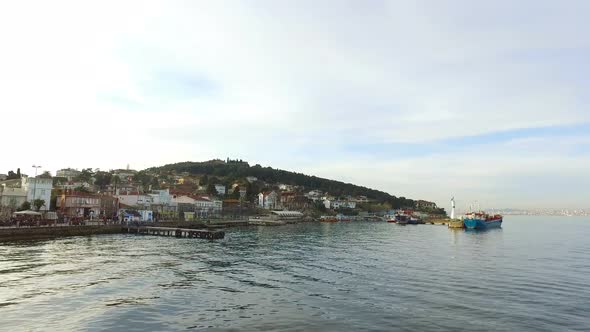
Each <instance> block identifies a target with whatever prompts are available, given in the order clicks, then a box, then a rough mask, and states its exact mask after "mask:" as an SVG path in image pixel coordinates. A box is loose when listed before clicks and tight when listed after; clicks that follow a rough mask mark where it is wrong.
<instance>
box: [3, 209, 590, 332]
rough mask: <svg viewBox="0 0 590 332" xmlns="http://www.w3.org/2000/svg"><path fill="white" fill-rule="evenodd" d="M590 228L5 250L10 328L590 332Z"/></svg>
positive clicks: (246, 234)
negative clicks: (589, 277) (558, 331)
mask: <svg viewBox="0 0 590 332" xmlns="http://www.w3.org/2000/svg"><path fill="white" fill-rule="evenodd" d="M556 225H559V227H556ZM589 231H590V220H588V219H582V218H540V217H537V218H530V217H528V218H527V217H509V218H506V221H505V222H504V225H503V229H493V230H489V231H485V232H481V231H479V232H465V231H456V230H449V229H447V228H446V227H444V226H432V225H419V226H411V227H400V226H398V225H394V224H387V223H334V224H332V223H319V224H302V225H290V226H284V227H255V228H241V229H231V230H229V231H228V232H227V234H226V239H224V240H223V241H204V240H195V239H176V238H164V237H148V236H135V235H105V236H94V237H78V238H65V239H57V240H47V241H34V242H18V243H0V323H2V325H1V326H2V329H4V330H8V331H16V330H39V331H41V330H43V331H45V330H136V331H143V330H185V329H197V330H198V329H205V328H210V327H215V328H219V329H236V330H323V331H325V330H333V331H342V330H383V331H389V330H394V329H401V330H421V331H428V330H431V331H439V330H453V331H454V330H469V331H477V330H481V331H489V330H496V331H497V330H501V331H525V330H528V331H543V330H544V331H556V330H576V329H578V330H585V329H587V328H588V327H589V326H590V319H589V318H588V317H590V314H589V312H588V308H587V305H588V303H590V285H589V283H588V275H590V263H589V262H590V241H587V238H586V236H587V234H590V232H589Z"/></svg>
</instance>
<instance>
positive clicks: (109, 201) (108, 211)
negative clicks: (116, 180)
mask: <svg viewBox="0 0 590 332" xmlns="http://www.w3.org/2000/svg"><path fill="white" fill-rule="evenodd" d="M119 208H120V204H119V199H118V198H117V197H115V196H111V195H108V194H102V195H100V214H101V215H103V216H106V217H107V218H111V217H115V216H117V214H118V212H119Z"/></svg>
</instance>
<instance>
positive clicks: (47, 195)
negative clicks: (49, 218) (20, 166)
mask: <svg viewBox="0 0 590 332" xmlns="http://www.w3.org/2000/svg"><path fill="white" fill-rule="evenodd" d="M21 181H22V184H21V188H23V189H25V190H26V191H27V201H29V202H30V203H31V206H32V205H33V202H34V201H35V200H36V199H41V200H43V201H44V202H45V204H44V205H43V206H42V207H41V208H40V209H39V210H40V211H49V202H50V201H51V190H53V179H52V178H42V177H36V178H33V177H26V176H23V177H22V178H21Z"/></svg>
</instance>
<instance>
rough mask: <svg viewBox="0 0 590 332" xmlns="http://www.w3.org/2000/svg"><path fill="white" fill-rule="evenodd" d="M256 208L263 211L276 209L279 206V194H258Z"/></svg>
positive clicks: (272, 192)
mask: <svg viewBox="0 0 590 332" xmlns="http://www.w3.org/2000/svg"><path fill="white" fill-rule="evenodd" d="M258 206H259V207H261V208H263V209H278V208H279V206H280V197H279V194H277V192H276V191H271V192H264V193H260V194H258Z"/></svg>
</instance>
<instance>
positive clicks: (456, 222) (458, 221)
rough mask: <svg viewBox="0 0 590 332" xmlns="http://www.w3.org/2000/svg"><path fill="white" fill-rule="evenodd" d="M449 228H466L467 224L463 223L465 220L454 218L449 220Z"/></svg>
mask: <svg viewBox="0 0 590 332" xmlns="http://www.w3.org/2000/svg"><path fill="white" fill-rule="evenodd" d="M449 228H465V225H464V224H463V220H461V219H453V220H451V221H450V222H449Z"/></svg>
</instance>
